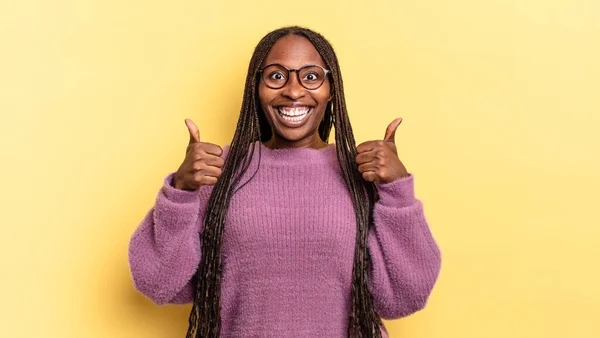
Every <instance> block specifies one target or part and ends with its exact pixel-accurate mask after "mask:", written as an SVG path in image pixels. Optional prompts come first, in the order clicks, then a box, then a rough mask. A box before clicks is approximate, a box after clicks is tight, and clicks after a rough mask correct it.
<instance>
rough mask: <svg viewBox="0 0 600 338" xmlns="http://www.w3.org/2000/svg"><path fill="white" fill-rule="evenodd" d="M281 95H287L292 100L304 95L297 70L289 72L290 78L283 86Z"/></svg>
mask: <svg viewBox="0 0 600 338" xmlns="http://www.w3.org/2000/svg"><path fill="white" fill-rule="evenodd" d="M281 95H283V96H287V97H288V98H290V99H292V100H297V99H299V98H301V97H303V96H304V87H302V85H301V84H300V78H299V77H298V73H297V72H290V79H289V80H288V82H287V83H286V84H285V86H283V91H282V92H281Z"/></svg>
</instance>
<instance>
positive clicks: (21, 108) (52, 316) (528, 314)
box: [0, 0, 600, 338]
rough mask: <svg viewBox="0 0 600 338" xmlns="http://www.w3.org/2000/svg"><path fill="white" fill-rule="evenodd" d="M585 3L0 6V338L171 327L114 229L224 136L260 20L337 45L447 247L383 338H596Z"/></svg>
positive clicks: (373, 131) (437, 0)
mask: <svg viewBox="0 0 600 338" xmlns="http://www.w3.org/2000/svg"><path fill="white" fill-rule="evenodd" d="M599 18H600V2H599V1H597V0H587V1H586V0H572V1H566V0H562V1H560V0H553V1H548V0H529V1H527V0H512V1H499V0H497V1H479V0H460V1H450V0H446V1H444V0H423V1H418V2H417V1H372V2H367V1H360V2H359V1H356V2H349V1H312V0H310V1H303V2H289V3H288V2H283V1H227V2H219V1H180V0H176V1H138V0H135V1H116V0H111V1H91V0H80V1H75V0H73V1H69V0H56V1H41V0H25V1H2V2H0V48H1V52H0V112H1V114H2V115H1V116H2V119H1V121H0V128H1V130H0V141H1V142H0V144H1V146H2V152H1V159H2V165H1V170H2V172H1V173H0V174H1V177H2V179H3V183H2V194H1V195H0V196H1V197H0V198H1V202H0V205H1V208H2V209H1V210H0V211H1V212H0V215H1V216H2V221H1V225H0V226H1V232H0V264H1V265H0V268H1V271H2V277H1V278H0V299H1V301H2V306H1V308H2V309H1V310H0V311H1V312H2V314H1V316H0V337H7V338H21V337H27V338H29V337H57V338H58V337H60V338H67V337H68V338H71V337H73V338H75V337H85V338H96V337H112V338H120V337H146V338H166V337H183V336H184V333H185V331H186V329H187V318H188V313H189V309H190V306H189V305H186V306H165V307H158V306H156V305H154V304H152V303H151V302H150V301H149V300H147V299H145V298H144V297H143V296H142V295H140V294H138V293H137V292H136V291H135V290H134V289H133V286H132V282H131V279H130V275H129V270H128V263H127V246H128V241H129V237H130V236H131V234H132V233H133V231H134V229H135V228H136V227H137V225H138V224H139V222H140V221H141V220H142V218H143V216H144V215H145V213H146V212H147V211H148V209H149V208H150V207H151V206H152V204H153V202H154V199H155V197H156V194H157V192H158V189H159V188H160V186H161V183H162V179H163V178H164V177H165V176H166V175H167V174H168V173H169V172H171V171H174V170H176V169H177V168H178V166H179V164H180V163H181V161H182V160H183V156H184V152H185V147H186V145H187V142H188V132H187V130H186V127H185V125H184V123H183V120H184V118H188V117H189V118H192V119H193V120H194V121H195V122H196V123H197V125H198V126H199V128H200V131H201V139H202V140H205V141H210V142H213V143H217V144H220V145H224V144H227V143H228V142H229V141H230V140H231V137H232V135H233V131H234V128H235V123H236V121H237V117H238V113H239V110H240V105H241V98H242V90H243V87H244V80H245V76H246V71H247V67H248V62H249V60H250V56H251V54H252V51H253V48H254V46H255V45H256V44H257V43H258V41H259V39H260V38H261V37H262V36H263V35H264V34H266V33H267V32H268V31H270V30H272V29H275V28H278V27H281V26H284V25H290V24H298V25H303V26H307V27H309V28H312V29H314V30H316V31H318V32H321V33H322V34H324V35H325V37H327V38H328V39H329V40H330V41H331V42H332V44H333V45H334V48H335V49H336V51H337V53H338V56H339V59H340V63H341V67H342V73H343V77H344V80H345V82H344V84H345V88H346V97H347V101H348V108H349V112H350V115H351V116H350V117H351V121H352V123H353V127H354V131H355V134H356V138H357V140H358V141H359V142H363V141H366V140H372V139H380V138H382V137H383V135H384V131H385V127H386V126H387V125H388V123H389V122H390V121H392V120H393V119H394V118H396V117H398V116H401V117H403V118H404V122H403V123H402V125H401V126H400V128H399V129H398V132H397V133H396V139H397V144H398V147H399V154H400V158H401V159H402V161H403V162H404V163H405V164H406V166H407V168H408V169H409V171H411V172H413V173H414V175H415V180H416V181H415V182H416V183H415V184H416V190H417V196H418V198H420V199H421V200H422V201H423V202H424V204H425V208H426V215H427V217H428V221H429V222H430V225H431V228H432V231H433V233H434V235H435V237H436V239H437V240H438V242H439V244H440V247H441V249H442V254H443V266H442V272H441V275H440V278H439V281H438V284H437V286H436V287H435V289H434V291H433V294H432V295H431V298H430V301H429V304H428V306H427V308H426V309H425V310H423V311H421V312H419V313H417V314H415V315H413V316H411V317H409V318H405V319H401V320H396V321H387V322H386V325H387V327H388V328H389V331H390V334H391V337H393V338H396V337H400V338H401V337H410V338H495V337H497V338H507V337H508V338H532V337H539V338H542V337H543V338H565V337H574V338H592V337H600V324H599V323H598V322H597V319H598V317H599V316H600V312H599V308H600V306H599V304H600V288H598V285H600V272H599V271H598V264H599V263H598V259H599V258H600V243H599V239H600V216H599V208H600V207H599V203H600V197H598V191H599V190H600V178H599V173H600V137H599V136H598V128H599V124H600V99H599V96H600V65H599V61H598V60H600V19H599Z"/></svg>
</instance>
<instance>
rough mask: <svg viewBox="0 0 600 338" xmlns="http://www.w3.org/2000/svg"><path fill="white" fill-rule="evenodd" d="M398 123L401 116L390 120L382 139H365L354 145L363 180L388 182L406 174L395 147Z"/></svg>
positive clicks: (400, 120) (400, 121)
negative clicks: (356, 145) (365, 140)
mask: <svg viewBox="0 0 600 338" xmlns="http://www.w3.org/2000/svg"><path fill="white" fill-rule="evenodd" d="M400 123H402V118H397V119H395V120H394V121H392V123H390V125H389V126H388V127H387V129H386V131H385V136H384V138H383V140H377V141H367V142H364V143H361V144H359V145H358V147H356V151H357V153H358V155H357V156H356V163H357V164H358V171H359V172H360V173H361V174H362V177H363V179H364V180H365V181H368V182H380V183H389V182H392V181H395V180H397V179H399V178H402V177H407V176H408V171H407V170H406V168H405V167H404V164H402V162H401V161H400V159H399V158H398V151H397V149H396V141H395V135H396V129H398V126H399V125H400Z"/></svg>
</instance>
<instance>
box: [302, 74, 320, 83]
mask: <svg viewBox="0 0 600 338" xmlns="http://www.w3.org/2000/svg"><path fill="white" fill-rule="evenodd" d="M303 80H305V81H309V82H313V81H317V80H319V74H317V73H315V72H310V73H307V74H304V77H303Z"/></svg>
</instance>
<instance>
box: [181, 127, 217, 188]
mask: <svg viewBox="0 0 600 338" xmlns="http://www.w3.org/2000/svg"><path fill="white" fill-rule="evenodd" d="M185 124H186V126H187V128H188V131H189V132H190V142H189V144H188V146H187V149H186V153H185V159H184V160H183V163H182V164H181V166H179V169H178V170H177V172H176V173H175V175H173V183H172V184H173V186H174V187H175V188H177V189H181V190H188V191H193V190H196V189H198V188H199V187H200V186H202V185H213V184H215V183H217V179H218V178H219V176H221V168H223V165H224V164H225V161H224V160H223V159H222V158H221V157H220V156H221V154H222V153H223V149H221V147H219V146H218V145H216V144H212V143H206V142H200V131H199V130H198V127H197V126H196V124H194V122H192V120H188V119H186V120H185Z"/></svg>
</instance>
